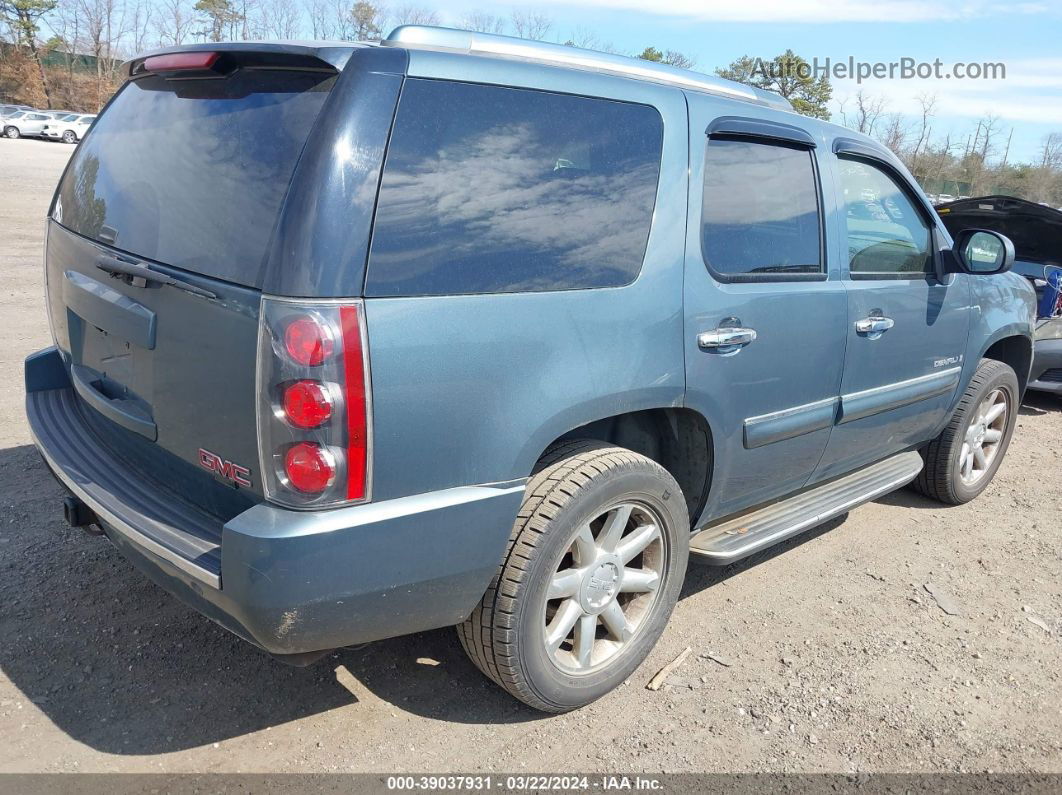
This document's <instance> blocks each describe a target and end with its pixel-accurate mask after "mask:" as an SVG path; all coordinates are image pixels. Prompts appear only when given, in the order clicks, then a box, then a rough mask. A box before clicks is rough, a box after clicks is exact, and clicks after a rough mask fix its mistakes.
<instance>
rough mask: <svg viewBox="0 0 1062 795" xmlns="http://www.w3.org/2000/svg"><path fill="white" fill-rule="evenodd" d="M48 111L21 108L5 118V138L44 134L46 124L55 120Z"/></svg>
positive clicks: (38, 136) (37, 136)
mask: <svg viewBox="0 0 1062 795" xmlns="http://www.w3.org/2000/svg"><path fill="white" fill-rule="evenodd" d="M53 121H55V119H53V118H52V117H51V116H50V115H48V114H47V113H43V112H40V111H35V110H21V111H19V112H18V113H14V114H12V115H11V116H8V117H7V118H6V119H4V120H3V125H4V129H3V133H4V137H5V138H24V137H36V138H40V137H41V136H42V135H43V130H44V125H45V124H48V123H49V122H53Z"/></svg>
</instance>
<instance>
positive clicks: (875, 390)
mask: <svg viewBox="0 0 1062 795" xmlns="http://www.w3.org/2000/svg"><path fill="white" fill-rule="evenodd" d="M961 372H962V368H961V367H950V368H948V369H947V370H941V371H940V372H939V373H927V374H926V375H920V376H918V377H917V378H908V379H907V380H906V381H896V382H895V383H892V384H885V385H883V386H876V387H872V388H871V389H863V390H860V391H859V392H849V393H848V394H846V395H842V396H841V400H846V399H851V398H861V397H869V396H871V395H876V394H879V393H882V392H888V391H890V390H893V389H902V388H903V387H905V386H914V385H915V384H920V383H923V382H926V381H935V380H937V379H941V380H943V378H944V376H951V375H958V374H959V373H961Z"/></svg>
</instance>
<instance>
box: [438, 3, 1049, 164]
mask: <svg viewBox="0 0 1062 795" xmlns="http://www.w3.org/2000/svg"><path fill="white" fill-rule="evenodd" d="M420 4H421V5H423V6H427V7H432V8H434V9H436V10H437V11H438V12H439V13H440V15H441V17H442V21H443V23H444V24H452V25H456V24H457V23H458V21H459V20H460V18H461V16H462V14H464V13H465V12H467V11H471V10H481V11H485V12H487V13H491V14H495V15H498V16H508V15H509V13H510V12H511V11H512V10H513V9H517V10H534V11H539V12H541V13H543V14H547V15H548V16H550V17H551V18H552V19H553V21H554V27H553V30H552V31H551V34H550V36H551V38H554V39H557V40H560V41H563V40H564V39H566V38H569V37H574V36H573V34H578V33H580V32H584V33H585V32H586V31H593V33H594V35H596V36H597V38H598V39H599V40H600V41H603V42H608V43H610V44H612V45H613V46H614V47H616V48H618V49H620V50H622V51H631V52H633V51H640V50H641V49H642V48H643V47H645V46H647V45H652V46H655V47H657V48H658V49H661V50H663V49H674V50H680V51H682V52H684V53H686V54H687V55H690V56H692V57H693V58H695V59H696V61H697V67H696V68H697V69H699V70H701V71H706V72H711V71H712V70H714V68H715V67H716V66H723V65H726V64H727V63H729V62H730V61H732V60H734V59H735V58H737V57H738V56H741V55H744V54H750V55H760V56H764V57H770V56H774V55H777V54H778V53H780V52H783V51H784V50H786V49H787V48H791V49H792V50H794V51H795V52H796V53H798V54H799V55H801V56H803V57H804V58H806V59H808V60H811V59H812V58H813V57H815V56H817V57H818V58H819V59H820V61H821V60H823V59H825V58H827V57H829V58H832V59H834V60H842V59H847V58H848V57H849V56H853V57H854V58H856V59H857V60H861V61H870V62H875V61H885V62H889V61H894V60H899V59H900V58H902V57H911V58H915V59H917V60H920V61H921V60H925V61H932V60H934V59H935V58H939V59H941V60H942V61H943V62H944V64H945V68H948V67H950V66H951V64H953V63H955V62H963V63H971V62H986V61H987V62H1002V63H1004V64H1005V65H1006V78H1005V79H997V80H971V79H965V80H956V79H950V80H944V79H941V80H935V79H930V80H873V79H871V80H867V81H864V82H863V84H862V88H863V89H864V91H865V92H867V93H868V94H871V95H874V96H875V97H883V98H885V100H886V102H887V106H888V110H889V111H891V112H901V113H905V114H914V113H915V112H917V110H918V104H917V100H916V98H917V97H918V95H920V94H935V95H936V97H937V106H936V118H935V119H934V121H933V134H934V138H937V137H940V138H942V137H943V136H944V135H945V134H947V133H949V132H950V133H951V134H952V137H953V140H960V141H962V142H965V140H966V137H967V135H969V134H971V133H972V132H973V131H974V130H975V128H976V126H977V120H978V119H979V118H981V117H983V116H984V115H985V114H987V113H992V114H995V115H997V116H999V117H1000V122H999V123H1000V126H1001V129H1002V133H1001V135H1000V137H999V151H998V153H997V156H998V155H1002V152H1003V148H1004V146H1005V144H1006V137H1007V135H1009V133H1010V130H1011V129H1012V128H1013V130H1014V135H1013V139H1012V143H1011V148H1010V155H1009V160H1010V162H1016V161H1031V160H1035V159H1036V157H1037V155H1038V150H1039V148H1040V144H1041V141H1042V139H1043V137H1044V136H1045V135H1047V134H1048V133H1050V132H1062V2H1059V1H1058V0H1053V2H1012V3H1007V2H1001V1H1000V0H950V1H949V2H937V3H933V2H912V0H848V1H847V2H844V1H842V2H821V1H820V0H724V1H720V0H656V2H652V3H645V2H639V1H638V0H544V1H542V0H540V2H536V3H533V4H528V3H519V2H513V3H508V2H501V3H490V4H486V3H478V4H477V3H475V2H465V1H464V0H422V2H421V3H420ZM857 89H858V87H857V86H856V85H855V83H854V81H834V97H835V99H844V98H845V97H847V96H851V95H853V94H854V93H855V92H856V90H857ZM849 107H850V105H849ZM833 110H834V111H835V112H836V111H837V105H836V103H834V107H833ZM835 120H839V117H836V118H835Z"/></svg>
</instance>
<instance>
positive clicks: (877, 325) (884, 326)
mask: <svg viewBox="0 0 1062 795" xmlns="http://www.w3.org/2000/svg"><path fill="white" fill-rule="evenodd" d="M895 325H896V321H895V320H893V319H892V318H891V317H882V316H880V315H872V316H871V317H865V318H863V319H862V320H857V321H856V324H855V327H856V331H858V332H859V333H860V334H871V335H875V336H881V335H882V334H884V333H885V332H886V331H888V330H889V329H891V328H892V327H893V326H895Z"/></svg>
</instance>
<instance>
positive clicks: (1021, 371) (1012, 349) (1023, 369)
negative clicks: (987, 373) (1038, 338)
mask: <svg viewBox="0 0 1062 795" xmlns="http://www.w3.org/2000/svg"><path fill="white" fill-rule="evenodd" d="M981 359H994V360H995V361H997V362H1003V364H1006V365H1008V366H1009V367H1010V368H1011V369H1012V370H1013V371H1014V373H1015V374H1016V375H1017V376H1018V391H1019V395H1018V399H1019V400H1020V399H1021V397H1022V396H1023V395H1024V394H1025V388H1026V386H1027V385H1028V383H1029V373H1030V371H1031V370H1032V361H1033V341H1032V338H1031V337H1029V335H1028V334H1026V333H1024V331H1022V330H1019V329H1017V328H1014V327H1010V328H1004V329H1000V331H999V332H998V333H997V334H995V335H993V339H991V340H989V342H988V343H987V344H986V345H985V348H984V350H983V351H981V355H980V356H979V357H978V361H980V360H981Z"/></svg>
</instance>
